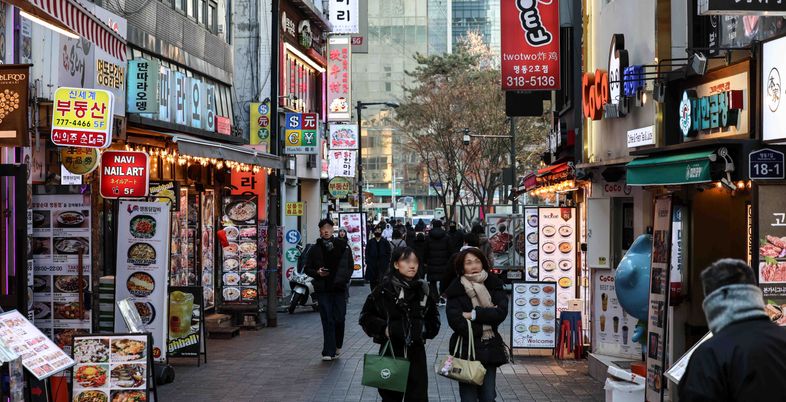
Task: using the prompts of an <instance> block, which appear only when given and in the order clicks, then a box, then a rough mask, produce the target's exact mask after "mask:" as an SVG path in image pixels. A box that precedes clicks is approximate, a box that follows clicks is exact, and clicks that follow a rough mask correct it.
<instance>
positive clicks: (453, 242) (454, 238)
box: [448, 221, 464, 253]
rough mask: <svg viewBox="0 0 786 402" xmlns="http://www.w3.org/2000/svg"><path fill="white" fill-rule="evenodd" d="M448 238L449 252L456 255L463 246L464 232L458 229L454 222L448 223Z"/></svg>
mask: <svg viewBox="0 0 786 402" xmlns="http://www.w3.org/2000/svg"><path fill="white" fill-rule="evenodd" d="M448 236H449V237H450V252H451V253H458V252H459V250H460V249H461V247H462V246H463V245H464V232H463V231H462V230H460V229H459V228H458V224H456V222H454V221H450V223H448Z"/></svg>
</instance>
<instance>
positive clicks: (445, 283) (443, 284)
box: [428, 279, 450, 300]
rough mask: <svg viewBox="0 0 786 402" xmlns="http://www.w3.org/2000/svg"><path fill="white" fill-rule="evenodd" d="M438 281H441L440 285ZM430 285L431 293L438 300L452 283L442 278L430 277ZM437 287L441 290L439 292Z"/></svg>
mask: <svg viewBox="0 0 786 402" xmlns="http://www.w3.org/2000/svg"><path fill="white" fill-rule="evenodd" d="M437 282H439V285H437ZM428 285H429V293H431V295H432V296H433V297H434V299H435V300H436V299H439V298H440V297H441V296H442V295H443V294H445V290H447V288H448V285H450V283H449V282H448V281H445V280H441V279H429V280H428ZM437 289H439V292H437Z"/></svg>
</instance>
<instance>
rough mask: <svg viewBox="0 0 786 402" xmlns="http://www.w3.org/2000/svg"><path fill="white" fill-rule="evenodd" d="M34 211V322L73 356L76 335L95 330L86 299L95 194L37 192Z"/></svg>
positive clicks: (34, 196)
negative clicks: (91, 206)
mask: <svg viewBox="0 0 786 402" xmlns="http://www.w3.org/2000/svg"><path fill="white" fill-rule="evenodd" d="M36 190H37V191H36V192H38V191H41V190H43V187H41V186H36ZM32 209H33V231H32V251H33V266H34V271H33V272H34V275H33V306H32V311H33V318H34V321H35V325H36V326H37V327H38V328H40V329H41V331H43V332H44V333H45V334H46V335H47V336H48V337H50V338H51V339H52V340H53V341H54V342H55V343H56V344H57V345H58V346H59V347H60V348H62V349H65V350H66V352H68V351H69V350H68V349H69V348H70V347H71V346H70V345H71V339H72V337H73V336H74V335H76V334H88V333H90V330H91V328H92V317H93V315H92V314H91V311H90V309H89V305H88V303H86V300H85V297H86V294H87V292H89V291H90V290H91V283H90V278H91V259H90V255H91V251H92V244H91V241H90V238H91V236H90V233H91V228H92V222H91V221H90V194H89V193H88V194H84V195H83V194H52V195H42V194H36V195H33V205H32ZM80 250H82V252H83V254H82V264H81V271H82V272H81V279H80V272H79V271H80V264H79V251H80ZM80 295H81V298H80ZM80 299H81V303H80Z"/></svg>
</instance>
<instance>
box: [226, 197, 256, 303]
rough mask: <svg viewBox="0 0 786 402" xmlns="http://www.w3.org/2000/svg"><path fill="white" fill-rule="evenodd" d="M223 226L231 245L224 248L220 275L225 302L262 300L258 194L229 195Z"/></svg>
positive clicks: (228, 242) (254, 301)
mask: <svg viewBox="0 0 786 402" xmlns="http://www.w3.org/2000/svg"><path fill="white" fill-rule="evenodd" d="M223 201H224V202H223V216H222V218H221V226H222V227H223V230H224V233H225V234H226V239H227V244H226V245H225V246H224V247H222V250H221V256H222V267H223V268H222V271H221V275H220V278H219V283H221V296H222V299H221V300H222V302H223V303H224V304H237V305H242V304H248V305H256V304H257V303H258V296H259V295H258V282H259V280H258V278H257V275H258V273H259V271H258V263H257V246H258V239H257V235H258V233H257V197H256V196H255V195H245V196H227V197H224V199H223Z"/></svg>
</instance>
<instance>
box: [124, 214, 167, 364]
mask: <svg viewBox="0 0 786 402" xmlns="http://www.w3.org/2000/svg"><path fill="white" fill-rule="evenodd" d="M118 214H119V216H118V220H117V233H118V234H117V273H116V275H115V278H116V279H115V300H122V299H125V298H127V297H132V298H133V299H134V305H135V306H136V309H137V311H138V312H139V315H140V317H141V318H142V323H143V324H145V326H146V327H147V330H148V331H150V332H151V333H152V334H153V358H154V359H155V360H156V361H163V360H165V359H166V342H165V340H166V339H165V337H166V333H167V328H166V318H167V303H166V298H167V272H168V269H167V268H168V263H169V258H168V257H169V243H170V242H169V238H168V237H169V232H168V230H167V229H168V228H169V218H170V216H171V214H170V212H169V206H168V205H166V204H163V203H160V202H138V201H120V203H119V206H118ZM125 328H126V324H125V322H124V321H123V317H122V316H121V313H120V311H119V307H117V305H115V330H116V331H119V330H125Z"/></svg>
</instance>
